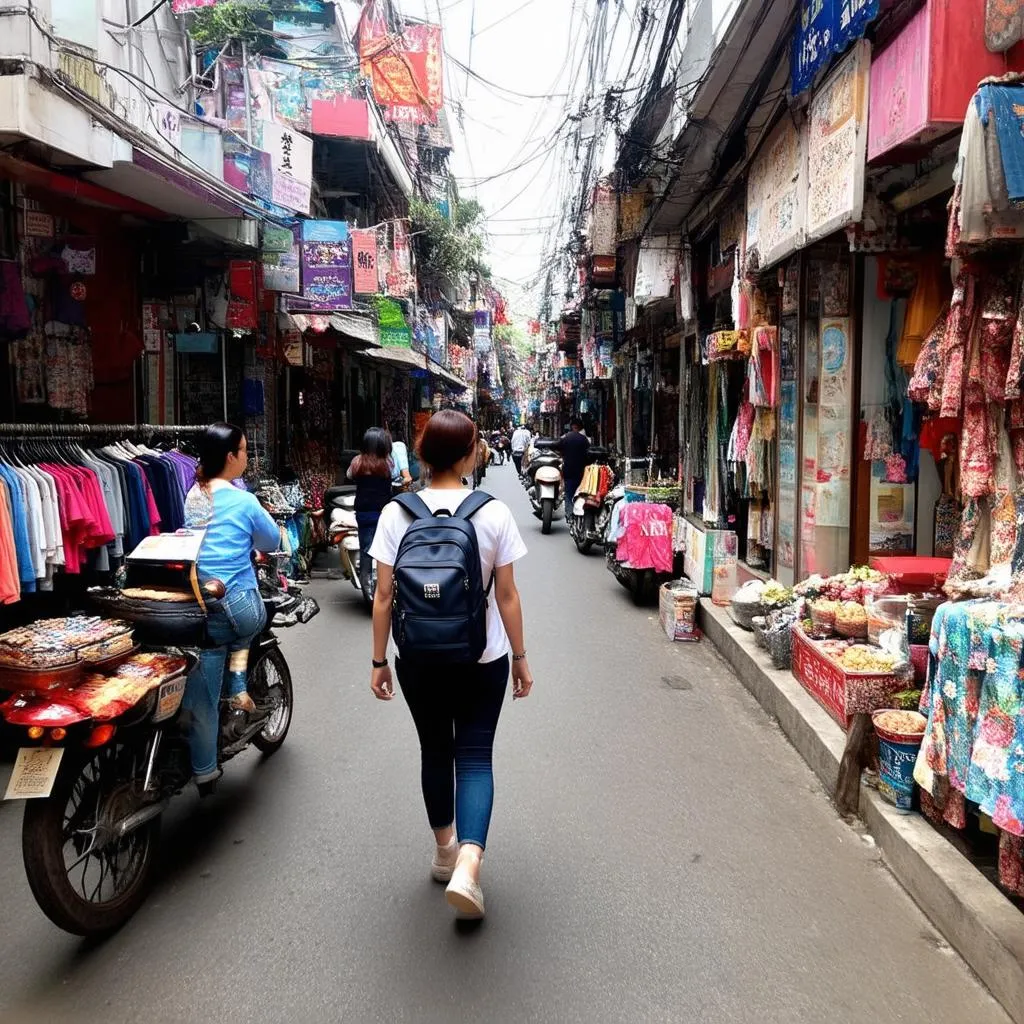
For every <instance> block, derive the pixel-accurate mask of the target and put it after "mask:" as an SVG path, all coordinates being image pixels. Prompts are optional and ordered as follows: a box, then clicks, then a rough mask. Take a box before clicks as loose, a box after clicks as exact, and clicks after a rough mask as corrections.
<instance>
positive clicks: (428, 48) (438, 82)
mask: <svg viewBox="0 0 1024 1024" xmlns="http://www.w3.org/2000/svg"><path fill="white" fill-rule="evenodd" d="M443 53H444V48H443V43H442V38H441V28H440V26H438V25H423V24H408V25H406V26H405V30H404V32H402V33H396V32H389V31H388V26H387V22H386V20H385V19H384V18H383V17H381V16H380V15H378V14H377V13H376V11H375V10H374V6H373V4H368V5H367V6H366V8H365V9H364V11H363V15H362V18H361V19H360V23H359V61H360V64H361V65H362V70H363V74H364V75H365V76H366V77H367V78H369V79H370V83H371V85H372V86H373V95H374V97H375V98H376V100H377V103H378V104H379V105H380V107H381V110H382V111H383V112H384V116H385V117H386V118H387V119H388V120H389V121H396V122H402V123H405V124H435V123H436V121H437V115H438V112H439V111H440V109H441V107H442V106H443V105H444V70H443V67H442V62H441V60H442V55H443Z"/></svg>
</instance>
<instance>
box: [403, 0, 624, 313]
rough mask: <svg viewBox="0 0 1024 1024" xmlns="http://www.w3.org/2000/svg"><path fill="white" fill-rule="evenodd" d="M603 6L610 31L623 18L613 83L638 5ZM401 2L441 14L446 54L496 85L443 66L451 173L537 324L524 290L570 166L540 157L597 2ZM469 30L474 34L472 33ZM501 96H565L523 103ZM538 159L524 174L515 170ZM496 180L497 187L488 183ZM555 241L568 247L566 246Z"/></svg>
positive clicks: (516, 300)
mask: <svg viewBox="0 0 1024 1024" xmlns="http://www.w3.org/2000/svg"><path fill="white" fill-rule="evenodd" d="M607 2H608V8H609V27H611V25H612V24H613V23H614V22H615V18H616V14H617V13H618V12H619V10H620V8H621V10H622V13H621V15H620V16H619V21H618V28H617V31H616V33H615V37H614V41H613V42H610V43H609V46H610V48H611V53H612V59H611V63H610V68H611V70H610V74H609V77H611V78H612V79H613V80H614V78H615V76H616V72H617V71H619V70H621V69H622V68H623V67H624V64H625V59H624V57H623V55H624V54H625V55H626V58H628V50H629V47H630V43H631V36H632V35H633V32H634V26H633V24H632V12H633V9H634V6H635V3H634V0H607ZM399 3H400V7H401V10H402V13H403V14H405V15H406V16H407V17H411V18H423V19H424V20H427V21H432V22H434V23H437V22H438V20H439V9H440V21H441V24H442V26H443V28H444V40H445V49H446V51H447V52H448V53H449V54H451V56H452V57H453V58H454V59H455V60H458V61H460V62H461V63H462V64H465V65H468V66H470V67H471V68H472V70H473V71H474V72H475V73H476V74H478V75H481V76H483V77H484V78H486V79H488V80H489V81H490V82H493V83H494V84H495V85H496V86H498V87H499V88H491V87H489V86H488V85H485V84H484V83H482V82H480V81H478V80H475V79H473V78H472V77H468V79H467V75H466V72H465V71H463V70H461V69H459V68H458V67H456V66H455V64H453V63H452V62H451V61H446V67H445V89H446V95H445V101H446V105H447V107H448V112H449V117H450V118H451V121H452V132H453V135H454V140H455V153H454V154H453V157H452V169H453V172H454V174H455V175H456V179H457V181H458V185H459V190H460V193H461V194H462V195H463V196H464V197H470V198H475V199H477V200H478V201H479V202H480V203H481V204H482V205H483V207H484V210H485V212H486V214H487V217H488V222H487V230H488V234H489V261H490V265H491V270H492V273H493V274H494V276H495V279H496V284H497V286H498V288H499V289H500V290H501V291H502V292H503V293H504V294H505V295H506V297H507V298H508V299H509V301H510V303H511V305H512V306H513V307H514V309H515V311H516V312H517V313H519V314H520V315H525V316H530V317H532V316H536V314H537V308H538V301H539V291H537V292H534V293H533V295H531V296H529V297H525V296H523V295H522V294H521V293H520V292H519V288H520V287H521V286H522V285H524V284H525V283H527V282H528V281H529V280H530V279H531V278H534V277H535V276H536V275H537V273H538V270H539V268H540V266H541V262H542V250H543V247H544V241H545V232H546V230H547V229H548V227H549V226H550V225H551V223H552V220H553V217H554V215H555V214H556V213H557V212H558V211H559V209H560V208H561V199H562V194H561V191H560V189H559V171H560V169H561V165H562V163H563V162H564V151H563V148H562V146H561V145H559V146H557V147H555V148H554V149H553V150H552V151H551V152H550V153H547V154H545V155H541V154H543V153H544V150H545V149H547V148H549V147H550V143H551V139H552V137H553V133H554V131H555V130H556V128H557V127H558V125H559V124H560V123H561V122H562V121H563V120H564V117H565V103H566V101H565V99H564V94H565V93H566V92H567V90H568V88H569V84H570V82H571V80H572V79H573V78H574V77H576V76H578V78H577V83H578V84H577V86H576V95H577V96H579V95H580V94H581V93H582V92H583V91H584V90H583V83H584V82H585V75H583V74H581V73H580V72H581V68H580V67H579V63H580V61H579V60H573V59H572V58H571V56H570V55H571V54H572V52H573V46H574V42H576V41H578V43H579V50H578V51H577V53H579V52H580V51H582V42H583V38H582V37H585V34H586V24H587V19H589V18H590V17H591V16H592V14H593V11H594V9H595V7H596V4H597V0H399ZM471 27H472V29H474V30H475V31H473V32H471ZM609 34H610V33H609ZM471 35H472V51H471V49H470V38H471ZM641 63H642V62H641ZM502 89H508V90H513V91H515V92H518V93H527V94H531V95H551V94H563V95H562V96H559V97H557V98H554V99H540V100H538V99H522V98H519V97H516V96H512V95H509V94H508V93H507V92H503V91H502ZM576 105H577V107H578V102H577V104H576ZM460 115H461V116H460ZM535 155H536V159H533V160H531V161H530V162H529V163H528V164H526V166H523V167H521V168H519V169H518V170H510V168H515V167H516V166H517V165H518V164H520V163H521V162H522V161H524V160H525V159H528V158H530V157H532V156H535ZM606 159H607V158H606ZM506 172H507V173H506ZM495 175H497V177H494V178H493V180H485V179H488V178H491V177H492V176H495ZM559 241H560V242H561V243H563V244H564V242H565V241H566V239H565V238H561V239H559Z"/></svg>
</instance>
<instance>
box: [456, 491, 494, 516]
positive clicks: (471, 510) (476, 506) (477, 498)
mask: <svg viewBox="0 0 1024 1024" xmlns="http://www.w3.org/2000/svg"><path fill="white" fill-rule="evenodd" d="M491 501H494V495H493V494H488V493H487V492H486V491H474V492H473V493H472V494H471V495H470V496H469V497H468V498H466V499H465V501H463V502H462V504H461V505H460V506H459V507H458V508H457V509H456V510H455V517H456V518H457V519H472V518H473V516H475V515H476V514H477V512H479V511H480V509H482V508H483V507H484V505H486V504H488V502H491Z"/></svg>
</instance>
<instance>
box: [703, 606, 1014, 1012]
mask: <svg viewBox="0 0 1024 1024" xmlns="http://www.w3.org/2000/svg"><path fill="white" fill-rule="evenodd" d="M700 625H701V628H702V629H703V630H704V633H705V635H706V636H707V638H708V639H709V640H710V641H711V642H712V643H713V644H714V645H715V646H716V647H717V648H718V651H719V652H720V653H721V655H722V656H723V657H724V658H725V660H726V661H727V662H729V664H730V665H731V666H732V668H733V669H734V671H735V672H736V675H737V676H738V677H739V678H740V680H741V681H742V682H743V685H744V686H745V687H746V688H747V689H748V690H749V691H750V692H751V693H752V694H753V695H754V697H755V698H756V699H757V700H758V702H759V703H760V704H761V706H762V707H763V708H764V709H765V711H767V712H768V714H769V715H771V716H772V717H773V718H774V719H776V721H778V723H779V725H780V726H781V728H782V731H783V732H784V733H785V734H786V736H787V737H788V738H789V741H790V742H791V743H792V744H793V746H794V747H796V749H797V752H798V753H799V754H800V755H801V757H803V759H804V760H805V761H806V762H807V764H808V765H809V766H810V768H811V770H812V771H813V772H814V773H815V774H816V775H817V776H818V778H819V779H820V780H821V782H822V784H823V785H824V786H825V788H826V790H827V791H828V793H829V794H830V795H831V794H834V793H835V789H836V780H837V778H838V775H839V762H840V760H841V759H842V756H843V749H844V747H845V744H846V734H845V733H844V732H843V730H842V729H840V728H839V726H838V725H837V724H836V723H835V722H834V721H833V720H832V719H831V718H830V717H829V715H828V714H827V713H826V712H825V711H824V710H823V709H822V708H821V707H820V706H819V705H818V703H817V702H816V701H815V700H814V698H813V697H811V696H810V694H808V693H807V691H806V690H804V688H803V687H802V686H801V685H800V683H799V682H797V680H796V679H795V678H794V676H793V674H792V673H791V672H789V671H783V672H780V671H779V670H777V669H776V668H774V667H773V666H772V663H771V659H770V658H769V657H768V654H767V652H766V651H763V650H761V649H760V648H759V647H758V646H757V644H756V643H755V641H754V636H753V634H752V633H748V632H747V631H746V630H744V629H741V628H740V627H739V626H737V625H736V624H735V623H734V622H733V621H732V619H731V618H730V616H729V614H728V612H727V611H726V610H725V609H724V608H718V607H716V606H715V605H713V604H712V603H711V601H710V600H708V599H707V598H704V599H702V600H701V603H700ZM860 817H861V818H862V819H863V821H864V823H865V824H866V825H867V827H868V829H869V830H870V831H871V834H872V835H873V836H874V838H875V841H876V842H877V844H878V846H879V849H880V850H881V851H882V854H883V856H884V858H885V863H886V864H887V866H888V867H889V869H890V870H891V871H892V873H893V874H894V875H895V877H896V879H897V880H898V881H899V882H900V884H901V885H902V886H903V887H904V888H905V889H906V891H907V892H908V893H909V894H910V896H911V897H912V898H913V900H914V901H915V902H916V903H917V904H918V906H919V907H920V908H921V909H922V910H923V911H924V913H925V914H926V915H927V916H928V918H929V919H930V920H931V922H932V924H934V925H935V927H936V928H937V929H938V931H939V932H940V933H941V934H942V935H943V936H944V937H945V938H946V940H947V941H948V942H949V943H950V945H951V946H953V947H954V948H955V949H956V950H957V952H958V953H959V954H960V955H961V956H962V957H963V958H964V960H965V961H966V962H967V964H968V965H969V966H970V967H971V968H972V969H973V970H974V971H975V973H976V974H977V975H978V977H979V978H981V980H982V981H983V982H984V983H985V984H986V985H987V986H988V988H989V990H990V991H991V992H992V995H993V996H995V998H996V999H997V1000H998V1001H999V1002H1000V1003H1001V1004H1002V1006H1003V1007H1004V1009H1005V1010H1006V1012H1007V1013H1008V1014H1009V1015H1010V1016H1011V1017H1012V1018H1013V1020H1015V1021H1017V1022H1018V1024H1024V914H1022V913H1021V912H1020V911H1019V910H1018V909H1017V908H1016V907H1015V906H1014V905H1013V904H1012V903H1011V902H1010V901H1009V900H1008V899H1006V897H1005V896H1003V894H1002V893H1001V892H1000V891H999V890H998V889H997V888H996V887H995V886H994V885H993V884H992V883H991V882H989V881H988V879H986V878H985V877H984V875H982V874H981V872H980V871H978V870H977V868H975V867H974V865H972V864H971V862H970V861H969V860H967V858H966V857H964V856H963V855H962V854H961V853H960V852H959V851H958V850H956V849H955V848H954V847H953V846H952V845H951V844H950V843H949V842H948V841H947V840H946V839H945V838H944V837H943V836H942V835H940V834H939V833H938V832H937V831H936V830H935V829H933V828H932V826H931V825H930V824H929V823H928V822H927V821H926V820H925V819H924V818H922V817H921V816H920V815H919V814H916V813H915V814H902V813H900V812H899V811H897V810H896V808H894V807H893V806H891V805H890V804H888V803H886V802H885V801H884V800H883V799H882V798H881V797H880V796H879V795H878V793H877V792H876V791H875V790H873V789H871V788H869V787H867V786H863V785H862V786H861V791H860Z"/></svg>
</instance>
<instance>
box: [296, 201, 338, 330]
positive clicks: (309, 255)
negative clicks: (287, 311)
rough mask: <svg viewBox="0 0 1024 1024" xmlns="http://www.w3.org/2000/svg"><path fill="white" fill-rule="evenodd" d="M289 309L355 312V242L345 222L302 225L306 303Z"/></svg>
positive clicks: (303, 288) (303, 291) (324, 221)
mask: <svg viewBox="0 0 1024 1024" xmlns="http://www.w3.org/2000/svg"><path fill="white" fill-rule="evenodd" d="M289 308H292V309H310V310H338V309H351V308H352V239H351V237H350V235H349V230H348V224H347V223H345V221H343V220H304V221H302V299H301V300H299V301H298V302H294V301H293V302H290V303H289Z"/></svg>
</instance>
